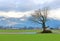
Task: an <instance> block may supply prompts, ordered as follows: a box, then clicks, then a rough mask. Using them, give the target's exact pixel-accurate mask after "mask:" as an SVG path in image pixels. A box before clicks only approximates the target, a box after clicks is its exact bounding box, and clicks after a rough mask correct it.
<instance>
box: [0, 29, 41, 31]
mask: <svg viewBox="0 0 60 41" xmlns="http://www.w3.org/2000/svg"><path fill="white" fill-rule="evenodd" d="M40 31H41V30H12V29H7V30H4V29H0V32H40Z"/></svg>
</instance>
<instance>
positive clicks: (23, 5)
mask: <svg viewBox="0 0 60 41" xmlns="http://www.w3.org/2000/svg"><path fill="white" fill-rule="evenodd" d="M46 6H48V7H50V8H59V7H60V0H0V11H22V12H23V11H28V10H29V11H30V10H34V9H39V8H42V7H46Z"/></svg>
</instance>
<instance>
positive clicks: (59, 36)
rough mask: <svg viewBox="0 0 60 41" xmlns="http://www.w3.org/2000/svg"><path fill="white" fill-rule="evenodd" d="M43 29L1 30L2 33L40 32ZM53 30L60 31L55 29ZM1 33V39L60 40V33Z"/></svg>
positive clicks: (25, 40) (18, 40)
mask: <svg viewBox="0 0 60 41" xmlns="http://www.w3.org/2000/svg"><path fill="white" fill-rule="evenodd" d="M40 31H41V30H0V33H1V32H3V33H6V32H9V33H11V32H12V33H13V32H19V33H20V32H40ZM53 32H55V33H56V32H57V33H58V32H60V30H54V31H53ZM57 33H56V34H54V33H51V34H0V41H60V34H57Z"/></svg>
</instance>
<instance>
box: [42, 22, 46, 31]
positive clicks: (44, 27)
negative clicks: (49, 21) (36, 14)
mask: <svg viewBox="0 0 60 41" xmlns="http://www.w3.org/2000/svg"><path fill="white" fill-rule="evenodd" d="M42 28H43V31H46V26H45V22H43V24H42Z"/></svg>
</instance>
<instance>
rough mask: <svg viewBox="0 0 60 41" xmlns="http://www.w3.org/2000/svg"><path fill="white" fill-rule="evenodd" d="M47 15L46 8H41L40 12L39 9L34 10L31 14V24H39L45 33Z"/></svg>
mask: <svg viewBox="0 0 60 41" xmlns="http://www.w3.org/2000/svg"><path fill="white" fill-rule="evenodd" d="M47 15H48V9H47V8H43V9H42V10H41V9H39V10H36V11H35V12H34V13H33V14H32V18H31V20H32V21H33V22H36V23H39V24H41V25H42V28H43V31H46V21H47Z"/></svg>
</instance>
